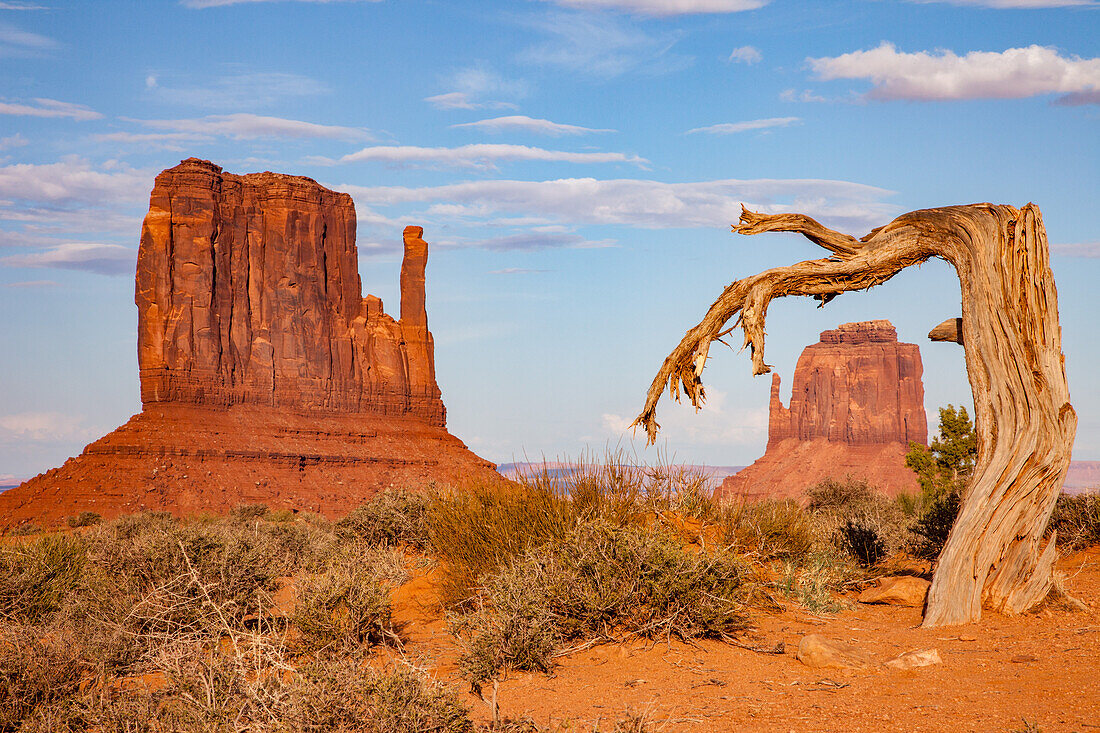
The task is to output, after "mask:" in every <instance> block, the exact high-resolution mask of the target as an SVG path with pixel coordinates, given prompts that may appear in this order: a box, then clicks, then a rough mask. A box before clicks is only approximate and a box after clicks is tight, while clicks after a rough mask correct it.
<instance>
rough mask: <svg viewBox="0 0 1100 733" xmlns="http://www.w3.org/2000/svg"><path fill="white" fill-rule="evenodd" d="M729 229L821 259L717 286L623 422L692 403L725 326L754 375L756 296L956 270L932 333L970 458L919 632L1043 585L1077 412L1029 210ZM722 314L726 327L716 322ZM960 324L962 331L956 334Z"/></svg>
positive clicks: (760, 330) (778, 220) (757, 363)
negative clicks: (946, 354)
mask: <svg viewBox="0 0 1100 733" xmlns="http://www.w3.org/2000/svg"><path fill="white" fill-rule="evenodd" d="M733 229H734V231H735V232H737V233H740V234H759V233H762V232H778V231H784V232H798V233H800V234H803V235H804V236H806V237H807V238H808V239H810V240H811V241H812V242H814V243H816V244H818V245H820V246H822V247H824V248H825V249H828V250H829V251H830V252H832V256H830V257H828V258H825V259H820V260H809V261H806V262H800V263H798V264H795V265H790V266H789V267H777V268H774V269H771V270H766V271H765V272H762V273H760V274H758V275H753V276H751V277H747V278H744V279H742V280H738V281H737V282H735V283H733V284H731V285H730V286H729V287H727V288H726V289H725V290H724V291H723V292H722V294H721V295H720V296H719V298H718V300H716V301H715V302H714V305H712V306H711V307H710V310H708V311H707V314H706V315H705V316H704V317H703V320H702V321H700V322H699V324H698V325H696V326H695V327H694V328H692V329H691V330H689V331H688V332H687V334H685V335H684V338H683V339H682V340H681V341H680V344H679V345H678V346H677V347H676V348H675V349H674V350H673V351H672V353H671V354H669V355H668V357H667V358H666V359H665V360H664V363H663V364H662V365H661V368H660V370H659V371H658V372H657V375H656V377H655V378H654V379H653V383H652V384H651V385H650V388H649V392H648V395H647V397H646V403H645V407H644V408H643V409H642V412H641V414H639V415H638V417H637V418H636V419H635V421H634V425H640V426H642V427H644V428H645V430H646V434H647V437H648V440H649V442H650V443H652V442H653V441H654V440H655V439H656V435H657V430H658V429H659V427H660V426H659V425H658V423H657V420H656V408H657V402H658V400H660V397H661V395H662V394H663V393H664V391H665V389H666V388H667V389H668V391H669V393H670V395H671V396H672V397H674V398H675V399H677V400H678V399H679V396H680V395H679V393H680V390H681V389H682V390H683V392H684V394H686V395H687V396H688V399H690V400H691V403H692V405H694V406H695V407H696V408H698V407H699V406H701V405H702V403H703V401H704V400H705V397H706V395H705V391H704V388H703V382H702V379H701V376H702V372H703V369H704V368H705V367H706V360H707V354H708V351H709V348H710V344H711V343H712V342H713V341H716V340H718V339H720V338H722V337H723V336H725V335H726V334H728V333H730V332H731V331H733V330H735V329H736V328H738V327H740V328H741V330H742V331H743V333H744V346H747V347H748V348H749V351H750V354H751V355H752V365H753V374H764V373H766V372H768V371H769V370H770V367H769V366H768V365H767V364H765V363H764V322H765V319H766V317H767V310H768V304H769V303H770V302H771V301H772V300H773V299H775V298H781V297H784V296H788V295H806V296H815V297H818V298H820V299H821V301H822V305H824V303H826V302H828V300H830V299H831V298H832V297H835V296H836V295H838V294H839V293H842V292H847V291H852V290H863V289H866V288H869V287H872V286H874V285H879V284H881V283H883V282H886V281H887V280H889V279H890V278H891V277H893V276H894V275H896V274H897V273H898V272H900V271H901V270H902V269H904V268H906V267H908V266H910V265H914V264H918V263H920V262H923V261H924V260H926V259H928V258H930V257H941V258H943V259H944V260H946V261H948V262H950V263H951V264H952V265H953V266H954V267H955V270H956V272H957V273H958V275H959V283H960V285H961V289H962V311H963V313H962V318H961V319H958V321H957V322H956V323H955V324H954V328H950V327H949V326H948V324H946V323H945V324H941V325H940V326H939V327H937V328H936V329H934V330H933V334H934V338H937V339H939V340H951V341H961V342H962V343H963V346H964V348H965V350H966V364H967V373H968V375H969V378H970V386H971V390H972V391H973V393H974V408H975V415H976V429H977V432H978V464H977V466H976V468H975V470H974V474H973V476H972V478H971V482H970V484H969V486H968V488H967V490H966V492H965V495H964V497H963V502H962V507H961V509H960V511H959V517H958V519H957V520H956V523H955V526H954V528H953V529H952V531H951V535H950V537H949V538H948V540H947V544H946V545H945V547H944V551H943V553H942V554H941V556H940V561H939V565H938V567H937V570H936V574H935V577H934V579H933V582H932V588H931V589H930V591H929V596H928V604H927V607H926V611H925V618H924V625H925V626H940V625H946V624H957V623H967V622H970V621H975V620H977V619H978V618H980V616H981V608H982V604H983V602H984V604H985V605H987V606H990V607H993V608H996V609H999V610H1004V611H1008V612H1016V613H1018V612H1022V611H1024V610H1026V609H1027V608H1029V607H1031V606H1033V605H1034V604H1035V603H1037V602H1038V601H1039V600H1042V598H1044V597H1045V596H1046V594H1047V593H1048V592H1049V590H1050V588H1051V584H1052V582H1053V562H1054V541H1053V539H1051V540H1050V541H1048V543H1047V544H1046V546H1045V547H1043V548H1040V543H1041V540H1042V534H1043V530H1044V529H1045V527H1046V524H1047V520H1048V519H1049V517H1050V512H1051V511H1052V510H1053V508H1054V501H1055V500H1056V499H1057V496H1058V492H1059V490H1060V489H1061V485H1062V481H1063V480H1064V478H1065V472H1066V469H1067V467H1068V466H1069V458H1070V452H1071V449H1072V446H1073V437H1074V433H1075V431H1076V426H1077V416H1076V413H1075V412H1074V410H1073V407H1072V406H1070V404H1069V388H1068V386H1067V384H1066V377H1065V370H1064V368H1063V365H1062V361H1063V357H1062V347H1061V328H1060V326H1059V324H1058V302H1057V291H1056V289H1055V287H1054V277H1053V275H1052V273H1051V271H1050V266H1049V252H1048V247H1047V239H1046V230H1045V228H1044V227H1043V221H1042V216H1041V214H1040V212H1039V209H1038V207H1036V206H1033V205H1032V204H1028V205H1027V206H1024V207H1023V208H1022V209H1016V208H1014V207H1012V206H994V205H992V204H973V205H970V206H949V207H944V208H940V209H925V210H922V211H914V212H911V213H908V214H904V215H902V216H900V217H898V218H897V219H895V220H894V221H892V222H890V223H889V224H887V225H886V226H884V227H880V228H878V229H875V230H873V231H872V232H871V233H870V234H868V235H867V236H866V237H863V238H862V239H858V240H857V239H855V238H854V237H850V236H847V235H844V234H840V233H839V232H834V231H832V230H830V229H827V228H826V227H824V226H822V225H821V224H819V223H818V222H816V221H814V220H813V219H811V218H809V217H807V216H802V215H800V214H776V215H767V214H757V213H754V212H751V211H748V210H747V209H745V208H744V207H742V212H741V220H740V223H739V225H737V226H735V227H734V228H733ZM734 317H736V321H735V322H734V324H733V326H730V327H727V326H726V324H727V323H728V322H729V321H730V320H731V319H733V318H734ZM964 332H965V334H966V339H965V341H964V340H963V339H962V334H963V333H964Z"/></svg>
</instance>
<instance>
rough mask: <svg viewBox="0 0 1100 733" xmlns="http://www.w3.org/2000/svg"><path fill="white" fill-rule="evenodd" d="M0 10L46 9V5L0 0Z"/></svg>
mask: <svg viewBox="0 0 1100 733" xmlns="http://www.w3.org/2000/svg"><path fill="white" fill-rule="evenodd" d="M0 10H46V6H45V5H35V4H34V3H23V2H0Z"/></svg>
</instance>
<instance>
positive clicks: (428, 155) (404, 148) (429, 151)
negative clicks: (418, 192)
mask: <svg viewBox="0 0 1100 733" xmlns="http://www.w3.org/2000/svg"><path fill="white" fill-rule="evenodd" d="M516 160H534V161H542V162H561V163H632V164H634V165H644V164H645V163H646V162H648V161H646V160H645V158H640V157H638V156H637V155H627V154H625V153H574V152H569V151H566V150H546V149H545V148H534V147H530V146H527V145H506V144H491V143H479V144H474V145H461V146H459V147H456V148H424V147H417V146H413V145H377V146H374V147H369V148H363V149H362V150H360V151H358V152H355V153H349V154H348V155H345V156H343V157H342V158H340V159H339V160H336V161H332V160H328V159H325V158H316V159H314V161H315V162H319V163H358V162H364V161H377V162H383V163H390V164H392V165H402V166H425V165H428V166H431V165H435V166H451V167H466V168H488V167H492V166H493V165H494V164H495V163H498V162H501V161H516Z"/></svg>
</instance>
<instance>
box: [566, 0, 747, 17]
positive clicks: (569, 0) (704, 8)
mask: <svg viewBox="0 0 1100 733" xmlns="http://www.w3.org/2000/svg"><path fill="white" fill-rule="evenodd" d="M549 2H553V3H556V4H557V5H564V6H566V7H570V8H577V9H581V10H622V11H625V12H628V13H638V14H640V15H656V16H670V15H692V14H697V13H739V12H742V11H744V10H755V9H756V8H762V7H764V6H765V5H767V4H768V2H769V0H549Z"/></svg>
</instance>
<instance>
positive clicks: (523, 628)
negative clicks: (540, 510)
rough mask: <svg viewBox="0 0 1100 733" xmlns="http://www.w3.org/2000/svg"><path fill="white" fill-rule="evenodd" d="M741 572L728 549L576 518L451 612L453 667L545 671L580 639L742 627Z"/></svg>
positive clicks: (744, 592)
mask: <svg viewBox="0 0 1100 733" xmlns="http://www.w3.org/2000/svg"><path fill="white" fill-rule="evenodd" d="M750 585H751V584H750V582H749V576H748V573H747V570H746V568H745V566H744V565H743V564H742V561H741V560H740V559H739V558H737V557H736V556H734V555H732V554H729V553H723V552H719V553H693V552H691V551H689V550H686V549H685V548H684V547H682V546H681V544H680V543H679V542H677V541H676V540H675V539H674V538H672V537H670V536H668V535H665V534H663V533H654V532H651V531H646V530H644V529H641V528H635V527H616V526H614V525H612V524H609V523H607V522H602V521H597V522H590V523H584V524H581V525H580V526H578V527H577V528H576V529H575V530H573V531H571V532H570V533H569V534H567V535H565V536H563V537H561V538H558V539H554V540H551V541H550V542H548V543H546V544H544V545H542V546H540V547H537V548H532V549H531V550H529V551H528V552H527V553H526V554H525V555H524V556H523V557H522V558H521V559H517V560H515V561H513V562H511V563H510V564H509V565H508V566H506V567H504V568H503V569H501V570H500V571H499V572H498V573H496V574H493V575H491V576H490V577H488V578H487V579H486V582H485V586H484V591H483V597H482V598H481V599H480V601H481V603H480V605H479V606H477V607H476V608H474V609H473V610H471V611H468V612H466V613H464V614H462V615H461V616H459V617H457V618H456V619H455V630H456V632H457V633H460V634H462V635H464V636H465V638H466V642H467V649H466V651H465V653H464V654H463V656H462V658H461V661H460V665H461V668H462V671H463V673H464V674H465V675H466V676H467V677H468V678H469V679H471V680H472V681H474V682H479V681H482V680H486V679H490V678H492V677H495V676H497V675H498V674H500V672H501V671H502V670H505V669H509V668H511V669H533V670H542V671H549V669H550V668H551V664H552V657H553V654H554V652H555V651H558V650H560V649H562V648H563V647H565V646H566V645H568V644H571V643H574V642H577V641H578V640H581V639H589V640H601V639H609V638H612V637H614V636H615V635H618V634H623V633H631V634H636V635H639V636H642V637H646V638H658V637H661V638H665V637H676V638H680V639H685V640H686V639H692V638H696V637H700V636H703V637H722V636H724V635H732V634H734V633H736V632H738V631H740V630H742V629H744V628H745V627H746V626H747V624H748V617H747V612H746V607H747V600H748V595H749V586H750Z"/></svg>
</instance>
